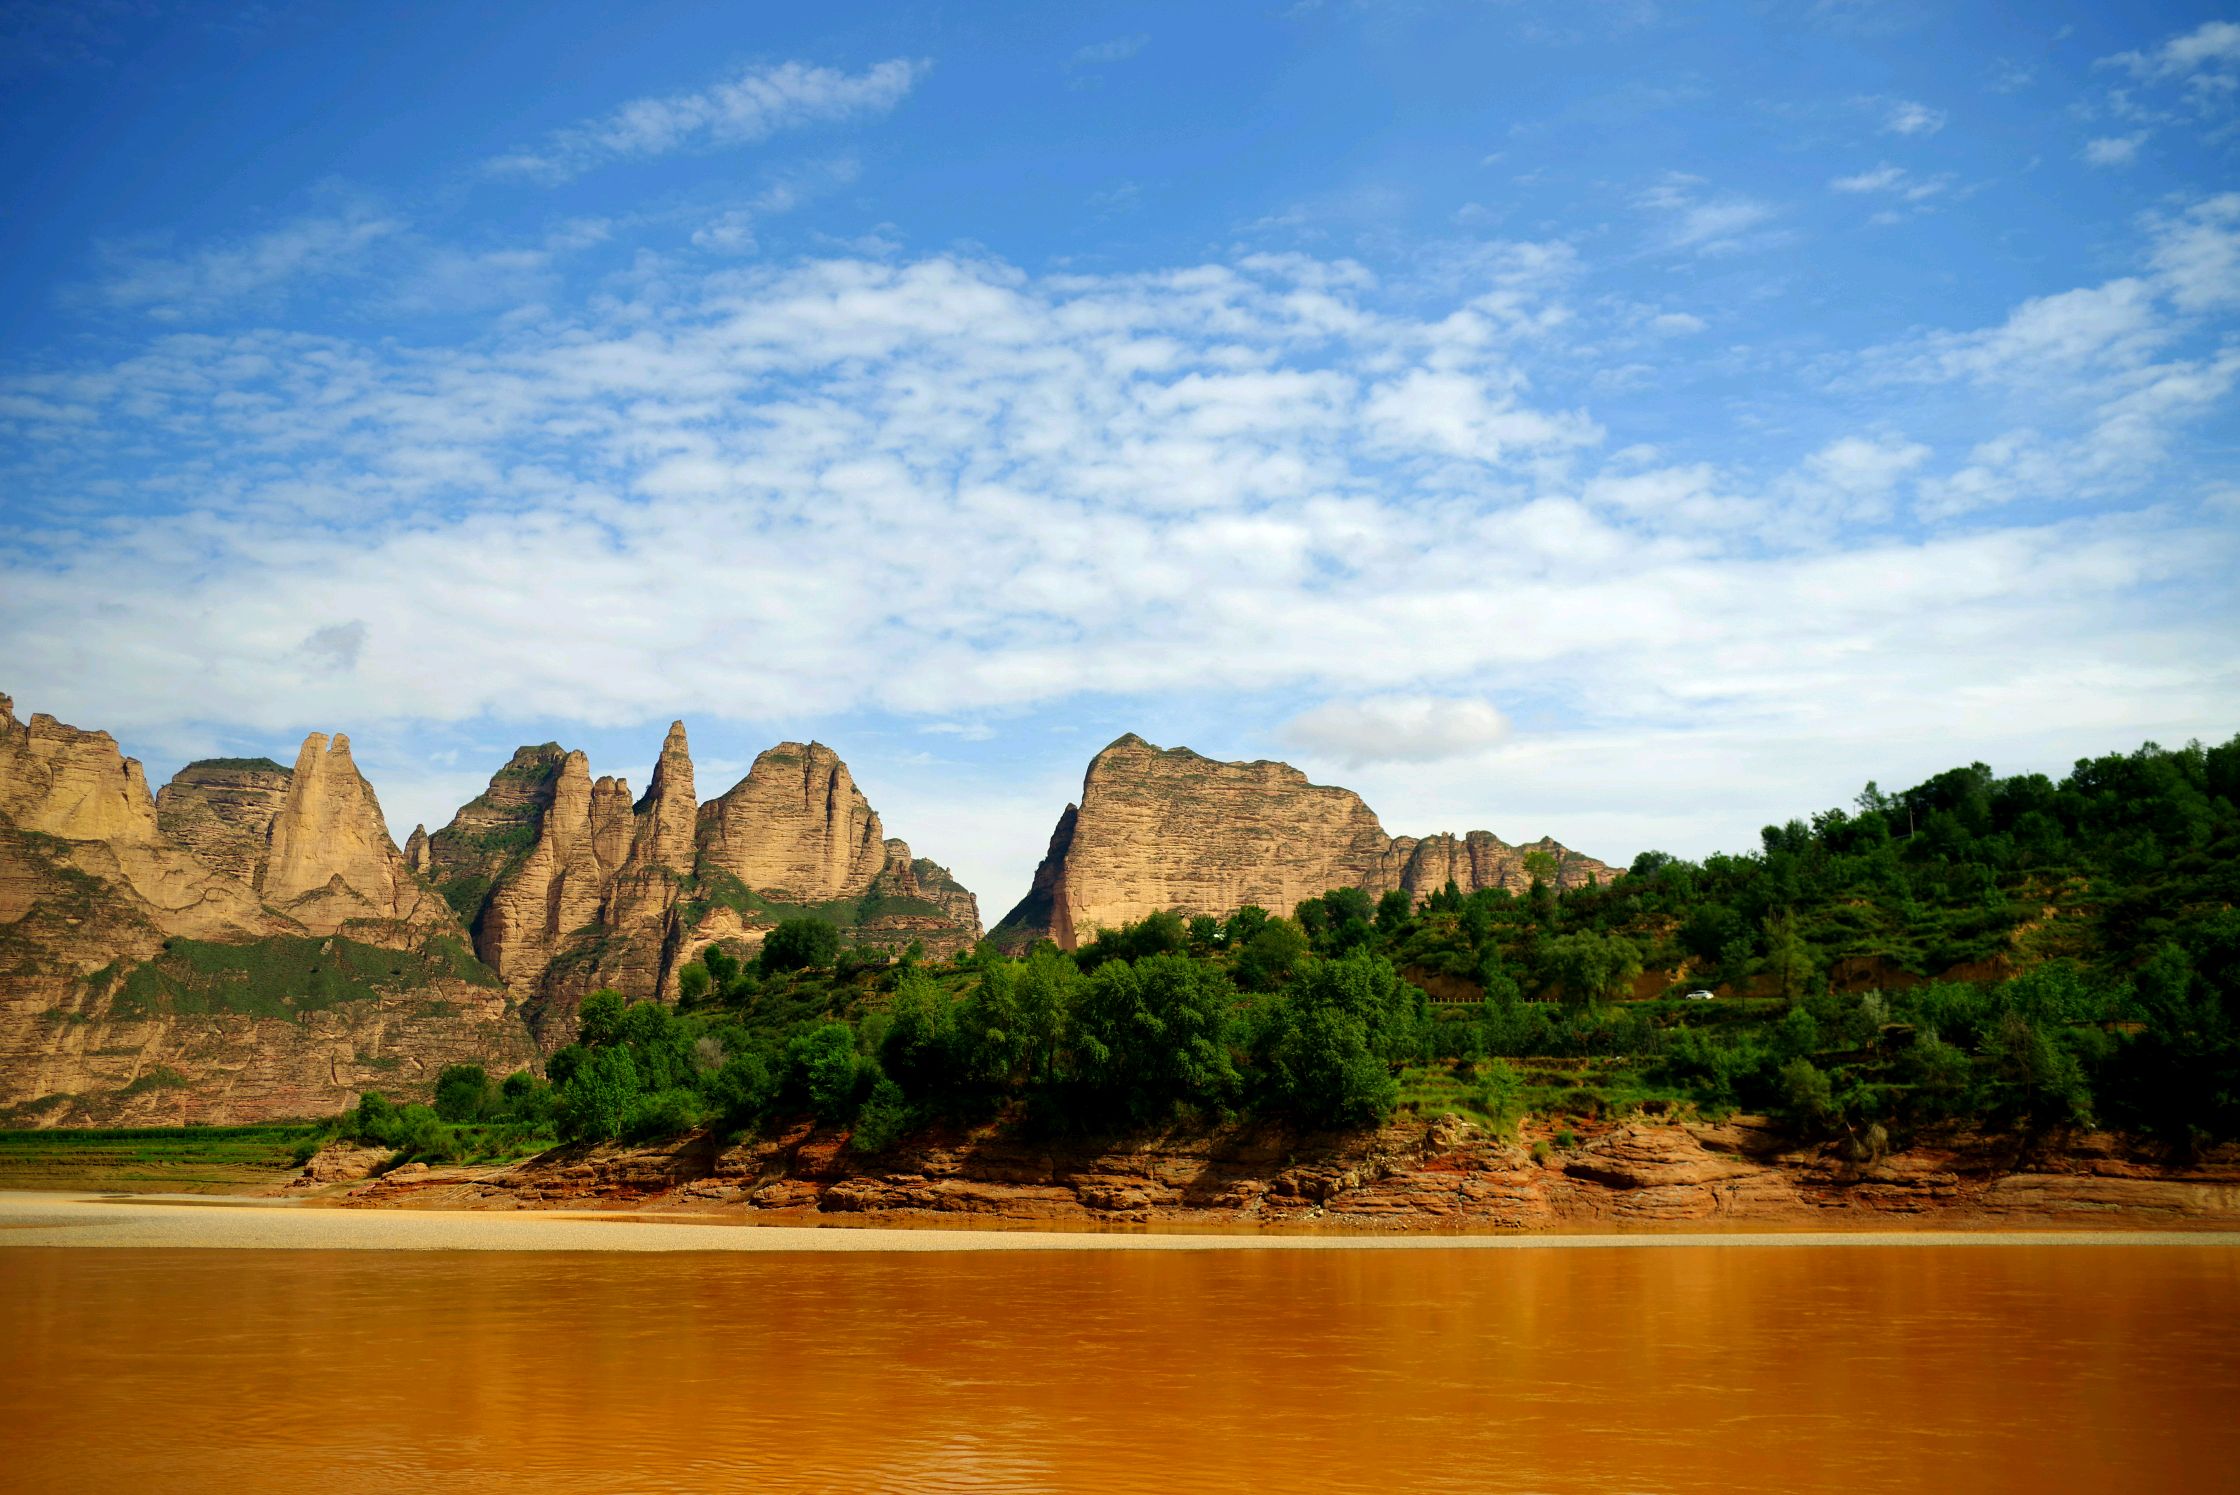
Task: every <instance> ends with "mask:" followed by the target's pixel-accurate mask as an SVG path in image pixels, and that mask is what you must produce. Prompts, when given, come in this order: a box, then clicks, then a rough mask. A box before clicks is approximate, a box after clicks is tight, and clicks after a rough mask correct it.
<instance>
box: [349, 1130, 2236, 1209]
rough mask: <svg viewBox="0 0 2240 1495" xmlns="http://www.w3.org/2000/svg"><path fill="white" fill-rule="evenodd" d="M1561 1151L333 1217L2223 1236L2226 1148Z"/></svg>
mask: <svg viewBox="0 0 2240 1495" xmlns="http://www.w3.org/2000/svg"><path fill="white" fill-rule="evenodd" d="M1565 1138H1566V1140H1565V1141H1564V1142H1563V1144H1562V1145H1558V1138H1557V1136H1556V1135H1555V1134H1552V1133H1548V1132H1546V1131H1544V1130H1541V1129H1538V1128H1535V1127H1532V1126H1530V1125H1528V1127H1527V1129H1526V1130H1525V1131H1524V1133H1523V1134H1522V1135H1520V1136H1519V1137H1517V1138H1514V1139H1509V1138H1501V1137H1496V1136H1492V1135H1490V1134H1488V1133H1487V1132H1485V1131H1483V1130H1481V1129H1480V1128H1478V1127H1477V1126H1475V1125H1473V1124H1471V1123H1469V1122H1466V1121H1463V1120H1461V1119H1459V1118H1457V1117H1452V1116H1447V1117H1441V1118H1439V1119H1437V1120H1435V1121H1432V1122H1429V1123H1425V1122H1423V1121H1420V1120H1415V1119H1406V1120H1402V1121H1399V1122H1396V1123H1394V1124H1393V1125H1390V1126H1387V1127H1384V1128H1382V1129H1380V1130H1378V1131H1375V1132H1370V1133H1363V1134H1361V1135H1358V1136H1354V1137H1348V1138H1337V1139H1333V1138H1327V1137H1322V1138H1317V1137H1301V1136H1298V1135H1295V1134H1292V1133H1290V1132H1286V1131H1283V1130H1281V1129H1272V1128H1266V1127H1258V1128H1232V1129H1224V1130H1215V1131H1210V1132H1196V1133H1168V1134H1164V1135H1158V1136H1150V1137H1144V1138H1139V1139H1136V1140H1135V1141H1133V1142H1131V1143H1128V1144H1125V1145H1116V1146H1103V1147H1099V1146H1090V1145H1083V1144H1055V1143H1040V1142H1035V1141H1032V1140H1028V1139H1024V1138H1022V1137H1020V1136H1019V1135H1017V1134H1016V1133H1015V1132H1014V1131H1011V1130H1008V1129H1006V1128H1003V1127H999V1126H989V1127H985V1128H980V1129H976V1130H971V1131H962V1132H953V1133H934V1134H929V1135H927V1136H924V1137H921V1138H917V1139H914V1140H913V1141H911V1142H910V1143H907V1144H905V1145H903V1146H899V1147H897V1148H896V1149H894V1150H893V1151H892V1152H891V1153H889V1154H888V1155H886V1156H884V1157H880V1158H867V1157H864V1156H862V1155H861V1154H858V1153H856V1152H854V1151H852V1150H851V1149H850V1148H849V1147H848V1145H847V1138H846V1137H845V1135H842V1134H836V1133H833V1132H830V1131H826V1130H819V1129H813V1128H811V1127H809V1126H807V1125H802V1126H799V1127H796V1128H794V1129H793V1130H790V1131H787V1132H785V1133H783V1134H781V1135H778V1136H774V1137H771V1138H768V1139H762V1140H754V1141H747V1142H740V1143H736V1144H731V1145H725V1144H724V1142H723V1141H722V1139H720V1138H719V1137H716V1136H713V1135H710V1134H699V1135H696V1136H693V1137H690V1138H687V1139H684V1140H683V1141H680V1142H677V1143H674V1144H668V1145H663V1146H658V1147H636V1148H633V1147H627V1146H621V1145H614V1144H609V1145H604V1146H598V1147H591V1146H577V1147H569V1148H562V1149H559V1150H557V1151H554V1152H551V1153H547V1154H545V1155H543V1156H541V1157H538V1158H534V1159H531V1160H529V1161H527V1162H525V1163H521V1164H518V1165H516V1166H514V1167H510V1168H505V1169H496V1170H487V1171H479V1172H476V1171H461V1170H443V1169H429V1168H425V1167H414V1168H412V1169H410V1170H409V1171H401V1172H399V1173H391V1174H387V1175H384V1176H382V1177H380V1178H377V1179H374V1180H373V1181H371V1182H368V1183H364V1184H359V1185H356V1186H355V1187H354V1189H353V1191H352V1192H351V1193H349V1194H348V1195H347V1196H346V1202H349V1203H352V1204H359V1205H366V1206H411V1205H419V1206H443V1207H450V1208H492V1209H509V1208H606V1207H629V1208H631V1209H634V1210H680V1211H719V1212H739V1213H743V1214H748V1215H753V1216H756V1217H763V1216H767V1217H769V1218H773V1219H778V1218H786V1217H799V1216H802V1215H805V1214H816V1215H822V1216H848V1217H864V1218H869V1219H878V1220H883V1221H886V1222H888V1223H908V1222H911V1221H920V1222H925V1223H933V1222H936V1221H939V1220H943V1219H957V1218H980V1219H984V1220H988V1221H1016V1222H1042V1223H1056V1224H1065V1223H1076V1224H1088V1223H1098V1222H1103V1223H1108V1224H1136V1225H1144V1224H1151V1225H1192V1224H1195V1225H1217V1226H1241V1225H1254V1224H1264V1225H1286V1224H1296V1225H1302V1226H1320V1227H1324V1228H1332V1229H1347V1230H1393V1231H1440V1230H1479V1231H1559V1230H1598V1229H1624V1228H1645V1229H1656V1228H1665V1229H1677V1228H1691V1227H1693V1228H1720V1227H1725V1226H1735V1227H1742V1226H1757V1227H1767V1228H1784V1227H1800V1228H1801V1227H1815V1226H1816V1227H1820V1228H1836V1229H1845V1228H1860V1229H1873V1228H1884V1227H1892V1226H1896V1227H1904V1226H1907V1225H1909V1224H1910V1225H1912V1226H1916V1227H1920V1228H1945V1229H1966V1228H1984V1227H2000V1226H2030V1225H2067V1226H2072V1227H2076V1226H2094V1225H2134V1226H2135V1225H2144V1224H2153V1225H2159V1226H2164V1227H2169V1226H2188V1225H2193V1226H2222V1227H2228V1228H2229V1227H2232V1226H2235V1225H2240V1148H2232V1147H2225V1148H2221V1149H2218V1150H2216V1151H2214V1152H2211V1153H2208V1154H2205V1155H2203V1156H2201V1157H2199V1158H2196V1159H2192V1160H2188V1161H2183V1162H2180V1161H2173V1160H2171V1159H2168V1158H2166V1157H2158V1156H2155V1155H2152V1154H2149V1153H2145V1152H2141V1151H2138V1150H2135V1149H2133V1148H2132V1147H2130V1146H2129V1145H2127V1144H2126V1143H2125V1142H2123V1141H2122V1140H2121V1139H2119V1138H2116V1137H2112V1136H2109V1135H2107V1134H2104V1133H2085V1134H2072V1135H2067V1136H2063V1137H2060V1138H2048V1139H2042V1140H2040V1141H2038V1142H2037V1143H2034V1144H2028V1143H2025V1142H2023V1141H2021V1140H2018V1139H2016V1138H2012V1137H1999V1136H1988V1135H1983V1134H1978V1133H1955V1134H1953V1135H1951V1136H1948V1137H1944V1138H1940V1139H1936V1140H1933V1141H1923V1142H1921V1143H1919V1144H1918V1145H1916V1146H1914V1147H1913V1148H1910V1149H1908V1150H1906V1151H1903V1152H1899V1153H1894V1154H1892V1155H1890V1156H1888V1157H1884V1158H1880V1159H1875V1160H1871V1161H1861V1160H1851V1159H1847V1158H1845V1157H1844V1156H1843V1155H1842V1154H1841V1152H1840V1151H1839V1150H1837V1149H1835V1148H1832V1147H1818V1146H1804V1145H1800V1144H1797V1143H1795V1142H1794V1141H1792V1140H1790V1139H1787V1138H1785V1137H1783V1136H1782V1135H1781V1134H1780V1133H1779V1132H1778V1131H1776V1130H1774V1129H1773V1128H1771V1127H1769V1126H1767V1125H1766V1124H1764V1123H1762V1122H1759V1121H1754V1120H1751V1119H1747V1118H1745V1119H1739V1120H1734V1121H1729V1122H1726V1123H1723V1124H1719V1125H1699V1124H1693V1123H1679V1122H1659V1121H1640V1120H1635V1121H1629V1122H1624V1123H1618V1124H1612V1125H1609V1126H1606V1127H1602V1128H1594V1127H1592V1126H1589V1127H1588V1128H1587V1129H1586V1130H1584V1131H1582V1132H1580V1133H1579V1134H1578V1135H1577V1136H1576V1137H1571V1136H1570V1134H1568V1133H1567V1134H1565Z"/></svg>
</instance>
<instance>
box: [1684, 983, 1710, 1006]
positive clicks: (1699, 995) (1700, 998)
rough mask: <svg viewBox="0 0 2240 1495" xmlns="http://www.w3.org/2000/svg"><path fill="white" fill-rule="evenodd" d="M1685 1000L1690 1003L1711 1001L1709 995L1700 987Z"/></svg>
mask: <svg viewBox="0 0 2240 1495" xmlns="http://www.w3.org/2000/svg"><path fill="white" fill-rule="evenodd" d="M1685 1000H1687V1001H1690V1002H1708V1001H1710V1000H1711V993H1709V992H1707V991H1705V990H1704V989H1703V988H1702V987H1700V986H1699V987H1697V988H1696V989H1695V990H1694V991H1692V992H1689V993H1688V995H1687V997H1686V998H1685Z"/></svg>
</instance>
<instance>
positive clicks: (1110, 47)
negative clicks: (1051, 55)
mask: <svg viewBox="0 0 2240 1495" xmlns="http://www.w3.org/2000/svg"><path fill="white" fill-rule="evenodd" d="M1150 44H1151V38H1150V37H1148V36H1141V35H1138V36H1116V37H1114V38H1112V39H1111V40H1110V41H1101V42H1091V43H1090V44H1089V45H1088V46H1085V47H1083V48H1081V49H1080V50H1079V51H1077V52H1075V53H1074V54H1073V65H1074V66H1075V67H1094V66H1096V65H1098V64H1100V63H1108V62H1126V61H1127V60H1128V59H1129V58H1131V57H1133V56H1135V55H1136V54H1137V53H1138V52H1141V51H1142V50H1143V49H1144V48H1145V47H1147V46H1149V45H1150Z"/></svg>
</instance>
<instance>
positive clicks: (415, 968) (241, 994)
mask: <svg viewBox="0 0 2240 1495" xmlns="http://www.w3.org/2000/svg"><path fill="white" fill-rule="evenodd" d="M94 979H95V980H96V982H97V984H95V985H94V987H93V990H94V992H95V995H96V996H106V998H107V1002H108V1010H109V1013H110V1015H111V1016H113V1017H119V1018H147V1017H153V1016H156V1015H158V1014H164V1013H168V1014H173V1015H211V1014H226V1013H237V1014H242V1015H246V1016H250V1017H264V1018H281V1019H289V1020H292V1019H296V1018H300V1017H301V1016H302V1015H303V1014H304V1013H307V1012H318V1011H321V1010H323V1009H326V1008H329V1007H336V1006H339V1005H341V1004H343V1003H345V1002H373V1001H378V1000H380V998H381V997H382V996H383V995H384V994H388V993H394V992H402V991H411V990H413V989H415V988H417V987H424V986H428V985H432V984H433V983H435V982H437V981H443V980H454V981H467V982H471V983H473V984H474V985H477V986H494V985H496V984H497V977H496V976H495V975H493V974H492V973H491V972H490V970H489V969H488V968H487V967H485V966H484V965H483V964H482V963H481V962H480V961H478V960H476V959H475V958H474V955H473V953H472V952H470V951H469V950H468V949H467V948H466V946H465V945H464V944H462V943H461V942H460V941H459V939H458V938H457V937H456V936H452V935H437V936H435V937H434V938H432V939H430V940H429V941H428V942H427V943H426V944H425V945H423V946H421V947H420V948H419V949H417V950H385V949H382V948H381V947H380V946H378V945H367V944H362V943H360V942H359V941H357V940H352V939H345V938H343V937H342V936H340V935H333V936H329V937H328V938H326V939H313V938H308V937H300V936H288V935H283V936H276V937H274V938H271V939H263V940H257V941H254V942H252V943H249V944H245V945H221V944H214V943H211V942H209V941H206V940H190V939H172V940H167V941H165V942H164V950H163V953H162V954H160V955H158V956H157V957H156V958H155V959H153V960H148V961H143V962H141V963H140V964H139V965H136V966H134V967H132V968H131V969H130V970H129V971H127V972H125V973H123V974H122V976H121V977H120V976H119V975H118V974H117V972H116V971H115V970H114V968H111V969H109V970H106V971H103V972H100V973H97V974H96V978H94Z"/></svg>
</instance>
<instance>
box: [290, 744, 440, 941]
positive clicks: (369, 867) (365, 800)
mask: <svg viewBox="0 0 2240 1495" xmlns="http://www.w3.org/2000/svg"><path fill="white" fill-rule="evenodd" d="M256 886H257V890H258V892H259V893H261V894H262V895H263V897H264V899H265V901H266V902H267V903H269V904H272V905H273V906H274V907H276V908H279V909H281V910H283V911H284V912H286V913H288V914H289V915H291V916H292V917H294V918H296V919H298V920H299V921H301V922H302V923H303V924H304V926H305V927H306V928H308V929H311V930H312V931H313V932H314V933H333V932H336V931H338V930H339V929H341V927H342V926H343V925H344V924H346V923H348V922H350V921H352V920H357V919H377V920H398V921H403V922H408V923H428V924H431V925H433V924H442V923H448V922H450V920H449V916H448V915H447V914H445V913H444V912H443V911H442V909H441V905H440V904H439V903H438V902H437V901H436V900H435V899H433V898H432V897H430V896H429V895H428V892H427V889H426V888H425V886H424V885H423V884H422V883H421V881H420V879H419V878H418V877H417V876H415V875H414V873H413V871H412V868H411V867H410V866H409V865H408V864H407V863H406V861H405V859H404V854H403V853H402V852H400V851H398V850H397V846H396V843H395V842H394V841H392V840H390V839H389V827H388V822H387V821H386V820H384V819H383V818H382V814H381V804H380V801H379V800H378V799H376V798H375V796H374V792H373V786H372V785H371V784H369V783H367V782H366V779H365V775H363V774H361V773H359V772H358V765H357V764H356V763H355V762H353V761H352V760H351V757H350V739H349V738H348V737H346V736H343V735H342V734H340V733H337V734H336V735H335V737H334V738H333V740H332V742H331V743H330V741H329V740H328V738H327V737H326V735H325V734H324V733H320V732H313V733H311V734H310V735H309V736H307V737H306V738H304V740H303V747H302V749H301V750H300V751H298V752H297V754H296V763H295V769H294V771H293V772H291V773H290V774H289V776H288V787H287V792H286V794H285V796H284V797H283V798H282V800H281V802H280V806H279V809H278V810H277V811H276V812H275V814H274V815H273V818H272V828H271V831H270V834H269V837H268V841H267V845H266V850H265V856H264V860H263V862H262V863H261V864H260V865H259V867H258V870H257V877H256Z"/></svg>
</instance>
